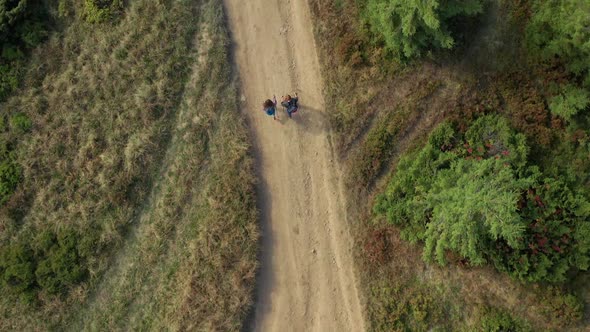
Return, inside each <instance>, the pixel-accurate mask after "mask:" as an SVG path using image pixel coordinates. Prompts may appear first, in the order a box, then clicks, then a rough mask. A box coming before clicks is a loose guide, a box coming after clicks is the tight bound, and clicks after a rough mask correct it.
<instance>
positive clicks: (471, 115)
mask: <svg viewBox="0 0 590 332" xmlns="http://www.w3.org/2000/svg"><path fill="white" fill-rule="evenodd" d="M311 3H312V11H313V12H314V15H316V17H317V18H318V22H317V23H316V25H315V32H316V35H317V40H318V43H319V46H320V55H321V56H320V57H321V61H322V65H323V75H324V78H325V82H326V90H325V95H326V104H327V105H336V107H334V109H332V110H330V112H328V114H330V120H331V124H332V131H333V140H334V146H335V147H336V150H337V152H338V153H339V155H340V157H341V158H342V160H343V161H344V163H345V165H346V179H345V180H346V183H347V186H348V189H349V190H348V192H349V197H348V198H349V202H358V204H350V205H349V211H348V212H349V215H350V216H351V217H352V219H351V220H352V222H353V225H352V227H353V234H355V237H356V242H357V245H356V248H358V250H357V252H356V255H357V258H358V264H359V266H358V271H359V273H360V279H361V284H362V289H363V293H364V302H365V305H366V309H367V312H366V316H367V319H368V323H369V327H370V330H377V331H391V330H400V331H429V330H448V331H455V330H467V331H473V330H478V331H537V330H556V331H557V330H560V331H562V330H571V331H582V330H586V329H587V328H588V326H589V325H588V324H589V323H588V322H589V318H590V317H587V307H588V305H589V304H590V289H589V287H588V280H589V276H590V274H589V273H588V271H587V270H588V268H589V263H590V261H589V260H590V252H589V251H590V242H589V241H588V235H589V232H590V228H589V227H590V226H589V225H590V224H589V222H590V189H589V188H590V178H589V174H590V144H589V143H588V137H589V134H590V127H589V114H590V113H588V110H589V105H590V99H589V96H590V95H589V93H590V86H589V85H588V82H589V80H588V77H589V76H588V75H589V68H588V65H589V64H590V61H589V59H590V53H589V49H588V42H587V41H588V40H589V39H590V31H589V30H588V25H589V24H590V5H589V4H588V2H587V1H582V0H566V1H549V0H523V1H503V0H494V1H479V0H474V1H436V0H432V1H426V2H420V3H418V2H416V1H397V0H364V1H347V0H340V1H336V0H334V1H312V2H311ZM342 96H347V97H346V98H342Z"/></svg>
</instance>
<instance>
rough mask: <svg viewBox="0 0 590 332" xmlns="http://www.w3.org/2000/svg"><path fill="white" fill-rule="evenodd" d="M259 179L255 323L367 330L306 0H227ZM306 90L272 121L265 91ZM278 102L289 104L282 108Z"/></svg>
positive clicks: (269, 327) (263, 327)
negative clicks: (296, 106) (290, 110)
mask: <svg viewBox="0 0 590 332" xmlns="http://www.w3.org/2000/svg"><path fill="white" fill-rule="evenodd" d="M225 5H226V8H227V11H228V14H229V20H230V27H231V30H232V35H233V40H234V43H235V57H236V61H237V64H238V70H239V75H240V79H241V84H242V91H243V96H242V100H243V112H244V113H245V114H246V116H247V117H248V120H249V123H250V125H251V126H253V132H254V135H255V139H256V150H257V153H258V157H259V165H260V174H261V178H262V184H261V189H262V190H261V191H262V197H261V199H262V216H263V249H262V250H263V257H262V271H261V276H260V279H259V283H258V294H257V296H258V299H257V308H256V314H255V319H254V322H253V325H254V326H252V328H253V329H254V330H259V331H363V330H364V322H363V317H362V313H361V305H360V301H359V298H358V292H357V287H356V281H355V276H354V267H353V258H352V255H351V240H350V234H349V231H348V227H347V222H346V219H345V217H346V216H345V214H344V196H343V193H342V186H341V181H340V170H339V165H338V164H337V162H336V159H335V158H333V156H332V149H331V147H330V143H329V129H328V124H327V121H326V119H325V105H324V102H323V98H322V82H321V77H320V70H319V63H318V59H317V53H316V49H315V43H314V39H313V33H312V25H311V24H312V23H311V20H310V12H309V8H308V4H307V1H305V0H291V1H289V0H247V1H246V0H225ZM293 92H299V96H300V106H301V108H300V112H299V113H298V114H295V115H294V116H293V119H289V118H288V117H287V116H286V114H285V113H284V112H278V113H279V116H280V120H279V121H273V119H272V117H269V116H267V115H266V114H265V113H263V112H262V110H261V104H262V102H263V100H264V99H266V98H270V97H272V95H273V94H276V95H277V98H279V99H280V97H281V95H283V94H287V93H293ZM278 110H279V111H280V110H282V109H281V107H279V108H278Z"/></svg>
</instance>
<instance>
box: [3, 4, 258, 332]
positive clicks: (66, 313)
mask: <svg viewBox="0 0 590 332" xmlns="http://www.w3.org/2000/svg"><path fill="white" fill-rule="evenodd" d="M224 24H225V22H224V16H223V10H222V7H221V4H219V2H216V1H206V0H204V1H190V2H188V1H173V2H172V1H171V2H166V1H165V2H154V1H134V2H132V3H131V4H130V5H129V8H128V9H127V11H126V13H125V17H124V18H123V19H122V20H121V21H120V22H118V23H116V24H114V25H113V26H109V25H108V24H106V25H102V26H96V25H95V26H93V25H89V24H86V23H83V22H80V21H78V20H75V21H74V22H73V23H72V25H71V26H69V27H68V28H67V29H66V30H65V31H63V33H62V34H61V35H57V36H54V37H52V39H51V40H50V41H49V42H48V43H47V45H45V46H43V47H42V48H41V49H39V50H38V52H37V53H36V54H35V55H34V58H33V60H32V63H31V70H30V72H29V73H28V75H27V82H26V84H25V86H26V88H23V89H21V91H19V92H18V93H17V94H16V96H15V97H13V98H11V99H10V100H9V101H8V102H7V103H6V105H5V106H6V108H7V109H10V110H15V111H20V112H25V113H26V114H27V115H28V116H29V117H30V118H31V119H32V120H33V123H34V129H33V131H32V132H31V133H30V134H28V135H27V136H26V137H24V138H23V139H22V140H21V143H20V144H19V146H18V149H19V151H20V153H19V157H18V158H19V162H20V163H21V164H22V165H24V179H25V180H24V181H25V182H24V183H23V184H22V185H21V187H20V188H19V190H18V192H17V193H16V194H15V195H14V197H13V199H12V201H11V202H9V203H8V204H7V206H6V207H5V208H4V209H3V211H2V213H3V215H2V221H1V225H2V228H3V229H4V231H3V232H2V234H1V236H2V239H3V241H8V239H10V238H13V237H15V236H24V235H23V234H26V236H29V237H34V234H35V233H37V232H39V231H40V230H43V229H60V228H63V227H73V228H74V229H76V230H77V231H78V233H79V234H81V236H86V235H87V234H90V235H92V236H94V237H95V241H96V242H95V243H94V245H95V247H96V248H102V250H98V249H97V251H96V252H95V255H94V256H92V258H91V259H90V260H89V262H88V264H89V267H90V273H91V276H90V279H89V281H88V282H86V283H84V284H82V285H80V286H76V287H74V288H73V289H71V290H70V292H69V294H68V296H65V297H64V296H62V297H55V296H50V295H48V294H44V293H41V294H39V298H40V306H39V307H35V308H33V307H30V306H27V305H25V304H23V303H21V302H18V301H16V305H15V298H14V297H2V299H1V300H0V317H1V319H0V330H7V329H16V330H23V329H46V328H48V327H51V326H53V327H58V326H60V327H65V326H67V327H69V328H70V329H73V330H79V329H80V328H86V329H88V328H89V329H115V328H118V329H121V328H129V327H132V328H142V329H145V328H149V329H162V328H178V329H215V330H239V329H240V328H241V324H242V322H243V319H244V317H245V315H246V312H247V310H248V309H249V306H250V304H251V295H252V287H253V279H254V270H255V268H256V264H257V263H256V251H257V243H258V242H257V241H258V233H257V225H256V218H257V214H256V210H255V197H254V191H253V186H254V178H253V175H252V174H253V166H252V159H251V157H250V155H249V149H250V146H249V143H248V141H249V139H248V137H247V136H248V135H247V132H246V130H245V128H244V127H243V124H242V121H240V118H239V113H238V109H237V95H236V93H237V92H236V86H235V82H234V78H233V76H232V72H231V65H230V63H229V54H228V45H229V41H228V32H227V30H226V29H225V26H224ZM15 207H18V209H17V208H15ZM16 210H18V211H19V212H20V213H14V211H16ZM90 235H89V236H90Z"/></svg>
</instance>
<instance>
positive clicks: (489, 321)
mask: <svg viewBox="0 0 590 332" xmlns="http://www.w3.org/2000/svg"><path fill="white" fill-rule="evenodd" d="M478 331H483V332H507V331H510V332H528V331H532V328H531V327H530V326H529V324H527V323H526V322H522V321H520V320H517V319H514V318H513V317H512V316H511V315H510V314H509V313H507V312H505V311H501V310H498V309H495V308H484V310H483V313H482V317H481V321H480V326H479V328H478Z"/></svg>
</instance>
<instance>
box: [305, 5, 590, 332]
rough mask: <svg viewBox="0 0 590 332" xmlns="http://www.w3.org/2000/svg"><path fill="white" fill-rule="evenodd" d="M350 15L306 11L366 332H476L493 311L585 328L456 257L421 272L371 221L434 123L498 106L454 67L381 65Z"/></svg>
mask: <svg viewBox="0 0 590 332" xmlns="http://www.w3.org/2000/svg"><path fill="white" fill-rule="evenodd" d="M357 6H358V2H356V1H352V0H351V1H346V0H345V1H319V0H312V1H311V7H312V11H313V12H314V15H315V16H316V17H317V21H316V24H315V33H316V40H317V41H318V45H319V47H320V49H319V54H320V61H321V64H322V67H323V76H324V79H325V82H326V89H325V94H326V97H325V98H326V104H328V105H337V107H335V109H334V110H332V112H331V113H333V114H332V117H331V121H332V126H333V131H334V141H335V142H337V143H336V144H335V147H336V149H337V151H338V153H339V154H340V157H341V158H342V159H343V160H344V163H345V165H347V169H346V172H345V177H346V178H345V180H346V182H347V186H348V189H349V190H348V193H349V199H348V201H349V202H359V203H358V204H355V205H351V206H349V207H348V213H349V215H350V216H351V220H356V222H353V223H351V227H352V234H353V236H354V237H355V242H356V245H355V248H357V249H356V253H355V255H356V257H357V271H359V276H360V278H359V280H360V281H361V289H362V293H363V298H364V299H363V300H364V304H365V309H366V312H365V316H366V318H367V321H368V326H369V330H376V331H428V330H448V331H474V330H480V329H481V322H482V320H483V319H484V317H486V313H487V312H489V310H490V308H495V309H493V310H497V311H499V312H504V313H509V314H511V315H512V316H513V317H514V318H515V319H517V320H520V321H522V322H525V323H523V324H524V325H526V324H527V323H526V322H527V321H528V322H529V323H528V324H530V325H531V327H532V328H533V330H573V331H577V330H579V331H582V330H585V329H586V328H587V325H585V324H587V323H584V322H572V321H570V320H569V318H568V317H565V316H563V315H561V316H560V314H559V312H562V311H567V310H563V309H564V308H559V309H556V308H555V307H554V304H555V303H560V302H559V301H561V300H562V299H563V295H562V293H561V291H556V290H555V289H552V288H549V287H547V286H546V285H534V284H533V285H531V284H522V283H520V282H517V281H514V280H512V279H510V278H509V277H507V276H505V275H503V274H500V273H498V272H496V271H494V270H493V269H491V268H477V269H475V268H470V267H468V266H464V265H463V263H462V261H461V260H460V259H459V258H457V257H449V259H450V261H451V262H452V263H451V264H449V265H448V266H447V267H439V266H436V265H428V264H425V263H424V262H423V261H422V258H421V247H420V246H419V245H411V244H409V243H407V242H405V241H402V240H401V239H400V237H399V231H398V230H397V229H395V228H394V227H393V226H391V225H389V224H387V223H385V222H384V221H383V220H380V219H375V217H374V216H373V215H372V213H371V210H372V206H373V199H374V196H375V195H376V194H378V193H380V192H382V191H383V190H384V187H385V185H386V184H387V183H388V182H389V180H390V179H391V175H392V172H393V171H394V170H395V165H396V162H397V160H398V158H399V157H400V155H402V154H403V153H405V152H408V151H412V150H413V149H416V148H417V147H420V146H421V145H422V144H423V143H424V141H425V139H426V137H427V135H428V133H429V132H430V130H431V129H432V128H433V127H434V126H435V125H436V124H437V123H439V122H440V121H441V120H443V119H445V118H449V117H450V118H452V119H456V120H458V121H459V123H462V122H463V123H465V122H467V121H469V119H470V118H469V116H470V114H471V115H473V114H477V113H483V112H489V111H490V110H498V111H501V109H500V108H501V106H502V105H501V103H499V102H496V99H497V98H498V97H497V96H496V95H495V92H494V91H491V92H486V91H485V89H486V87H485V86H480V85H479V84H480V83H481V82H482V81H483V82H487V85H488V86H489V84H490V83H493V79H490V78H483V79H480V78H479V77H478V74H481V73H474V72H470V71H469V66H465V63H464V62H465V61H460V59H458V61H454V62H453V63H452V64H451V63H447V64H444V65H440V64H439V65H435V64H432V63H416V64H413V65H411V66H409V67H406V68H401V67H399V66H397V65H396V64H395V63H392V62H390V61H387V60H385V61H384V60H383V57H382V51H381V50H380V49H379V46H378V45H373V44H371V43H369V42H368V38H367V37H366V35H365V34H364V32H363V31H362V26H361V25H360V24H359V22H358V21H357V20H356V19H355V17H358V12H357V8H358V7H357ZM344 18H345V19H344ZM480 90H481V91H480ZM490 90H491V89H490ZM474 91H475V92H474ZM343 96H345V97H343ZM494 107H495V108H496V109H492V108H494ZM508 115H509V114H508ZM461 117H462V118H461ZM573 287H574V286H573V285H572V288H573ZM578 288H579V287H578ZM556 313H557V314H556Z"/></svg>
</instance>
